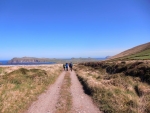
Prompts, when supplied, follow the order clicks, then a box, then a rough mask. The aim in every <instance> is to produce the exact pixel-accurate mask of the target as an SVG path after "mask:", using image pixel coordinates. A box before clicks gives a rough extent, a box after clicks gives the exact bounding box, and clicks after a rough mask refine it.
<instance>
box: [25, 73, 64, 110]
mask: <svg viewBox="0 0 150 113" xmlns="http://www.w3.org/2000/svg"><path fill="white" fill-rule="evenodd" d="M65 74H66V72H62V73H61V74H60V75H59V77H58V78H57V80H56V81H55V83H54V84H52V85H50V87H49V88H48V89H47V90H46V92H45V93H42V94H41V95H40V96H39V97H38V100H37V101H35V102H33V103H32V104H31V106H30V107H29V108H28V110H27V111H26V112H25V113H54V111H55V110H56V103H57V100H58V98H59V92H60V88H61V85H62V82H63V79H64V76H65Z"/></svg>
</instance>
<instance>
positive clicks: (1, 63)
mask: <svg viewBox="0 0 150 113" xmlns="http://www.w3.org/2000/svg"><path fill="white" fill-rule="evenodd" d="M8 62H9V60H0V65H42V64H55V62H40V63H13V64H10V63H8Z"/></svg>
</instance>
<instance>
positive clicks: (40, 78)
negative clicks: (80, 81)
mask: <svg viewBox="0 0 150 113" xmlns="http://www.w3.org/2000/svg"><path fill="white" fill-rule="evenodd" d="M61 68H62V66H61V65H47V66H46V65H45V66H8V67H6V66H5V67H1V69H2V70H3V71H2V73H1V75H0V113H21V112H23V110H24V109H25V108H27V107H28V106H29V105H30V103H31V102H32V101H33V100H35V99H36V97H37V96H38V95H39V94H40V93H42V92H43V91H44V90H45V89H46V88H47V86H48V85H50V84H52V83H54V81H55V80H56V78H57V77H58V75H59V74H60V72H61Z"/></svg>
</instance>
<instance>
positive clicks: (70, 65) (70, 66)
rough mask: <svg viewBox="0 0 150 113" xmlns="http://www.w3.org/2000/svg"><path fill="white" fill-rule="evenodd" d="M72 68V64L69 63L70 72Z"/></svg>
mask: <svg viewBox="0 0 150 113" xmlns="http://www.w3.org/2000/svg"><path fill="white" fill-rule="evenodd" d="M72 67H73V64H72V62H71V63H69V68H70V70H71V71H72Z"/></svg>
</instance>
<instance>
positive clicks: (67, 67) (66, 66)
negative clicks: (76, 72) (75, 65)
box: [66, 63, 68, 71]
mask: <svg viewBox="0 0 150 113" xmlns="http://www.w3.org/2000/svg"><path fill="white" fill-rule="evenodd" d="M66 71H68V63H66Z"/></svg>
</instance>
